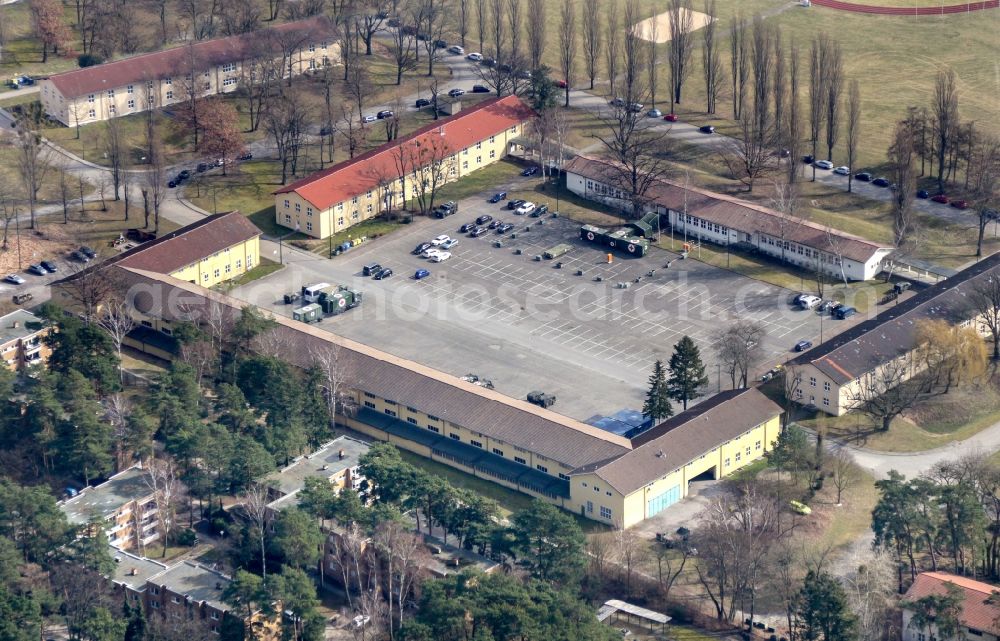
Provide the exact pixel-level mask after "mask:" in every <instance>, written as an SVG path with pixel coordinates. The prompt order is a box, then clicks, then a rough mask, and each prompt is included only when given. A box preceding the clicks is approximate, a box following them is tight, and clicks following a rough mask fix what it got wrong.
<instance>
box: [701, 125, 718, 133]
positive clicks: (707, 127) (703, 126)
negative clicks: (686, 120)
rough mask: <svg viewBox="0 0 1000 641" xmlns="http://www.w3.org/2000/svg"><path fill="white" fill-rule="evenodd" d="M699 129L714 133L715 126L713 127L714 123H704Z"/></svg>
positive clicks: (702, 131)
mask: <svg viewBox="0 0 1000 641" xmlns="http://www.w3.org/2000/svg"><path fill="white" fill-rule="evenodd" d="M698 131H700V132H701V133H703V134H714V133H715V127H713V126H712V125H702V126H701V127H698Z"/></svg>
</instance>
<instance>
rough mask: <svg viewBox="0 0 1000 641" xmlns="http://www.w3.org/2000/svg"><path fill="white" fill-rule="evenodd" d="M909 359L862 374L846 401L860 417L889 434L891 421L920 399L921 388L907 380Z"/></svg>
mask: <svg viewBox="0 0 1000 641" xmlns="http://www.w3.org/2000/svg"><path fill="white" fill-rule="evenodd" d="M909 375H910V363H909V362H908V359H902V360H900V359H895V360H892V361H889V362H888V363H886V364H884V365H881V366H879V367H875V368H874V369H873V370H872V371H870V372H868V373H866V374H863V375H862V376H861V377H860V378H859V379H858V382H857V384H856V385H854V386H852V387H851V388H850V389H849V390H848V400H849V401H850V402H851V404H852V405H853V406H854V407H855V409H857V410H858V411H859V412H861V413H862V414H865V415H867V416H868V417H870V418H871V419H872V420H873V421H876V422H877V423H878V424H879V429H881V430H882V431H883V432H886V431H888V430H889V426H890V425H891V424H892V421H893V419H895V418H896V417H897V416H899V415H900V414H902V413H903V412H905V411H906V410H908V409H910V408H911V407H913V404H914V403H916V402H917V400H918V399H919V398H920V396H921V393H920V387H921V386H920V384H919V382H918V381H916V380H913V379H910V377H909Z"/></svg>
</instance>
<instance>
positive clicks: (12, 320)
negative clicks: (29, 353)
mask: <svg viewBox="0 0 1000 641" xmlns="http://www.w3.org/2000/svg"><path fill="white" fill-rule="evenodd" d="M43 324H44V321H43V320H42V319H41V318H39V317H38V316H35V315H34V314H32V313H31V312H29V311H28V310H26V309H15V310H14V311H12V312H11V313H9V314H4V315H3V316H0V345H4V344H6V343H9V342H11V341H15V340H18V339H21V338H27V337H28V336H31V335H32V334H34V333H35V332H37V331H38V330H39V329H41V326H42V325H43Z"/></svg>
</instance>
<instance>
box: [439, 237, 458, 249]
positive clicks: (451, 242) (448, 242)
mask: <svg viewBox="0 0 1000 641" xmlns="http://www.w3.org/2000/svg"><path fill="white" fill-rule="evenodd" d="M457 244H458V239H456V238H449V239H448V240H446V241H444V242H443V243H441V249H451V248H452V247H454V246H455V245H457Z"/></svg>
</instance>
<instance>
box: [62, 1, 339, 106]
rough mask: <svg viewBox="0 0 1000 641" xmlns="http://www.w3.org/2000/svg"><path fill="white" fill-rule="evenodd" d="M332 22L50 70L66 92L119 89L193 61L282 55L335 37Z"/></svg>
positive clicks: (200, 64) (185, 68) (182, 69)
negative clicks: (102, 62)
mask: <svg viewBox="0 0 1000 641" xmlns="http://www.w3.org/2000/svg"><path fill="white" fill-rule="evenodd" d="M334 35H335V29H334V25H333V23H332V22H331V21H330V19H329V18H326V17H325V16H316V17H313V18H308V19H306V20H299V21H297V22H287V23H285V24H281V25H277V26H274V27H268V28H266V29H260V30H258V31H254V32H252V33H247V34H242V35H238V36H230V37H228V38H216V39H214V40H204V41H202V42H195V43H192V44H186V45H181V46H179V47H173V48H170V49H164V50H163V51H155V52H153V53H143V54H139V55H137V56H131V57H129V58H123V59H121V60H115V61H114V62H106V63H104V64H100V65H94V66H93V67H85V68H83V69H74V70H73V71H66V72H64V73H59V74H55V75H53V76H49V78H48V79H49V81H51V82H52V84H53V85H54V86H55V88H56V89H58V90H59V93H61V94H62V95H63V97H65V98H78V97H79V96H83V95H87V94H91V93H96V92H99V91H105V90H107V89H116V88H118V87H123V86H125V85H128V84H138V83H140V82H144V81H146V80H155V79H159V78H166V77H169V76H176V77H182V76H184V75H186V74H187V73H188V72H189V70H190V69H191V68H192V67H193V68H194V69H195V70H202V69H207V68H211V67H215V66H218V65H221V64H224V63H226V62H236V61H239V60H244V59H247V58H250V57H252V56H254V55H256V54H257V53H266V54H269V55H272V56H273V55H280V52H281V50H282V48H291V47H290V45H292V44H297V45H298V46H296V47H294V48H295V49H298V48H300V47H301V46H302V45H305V44H320V43H321V42H324V41H329V42H331V43H332V41H333V37H334Z"/></svg>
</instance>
